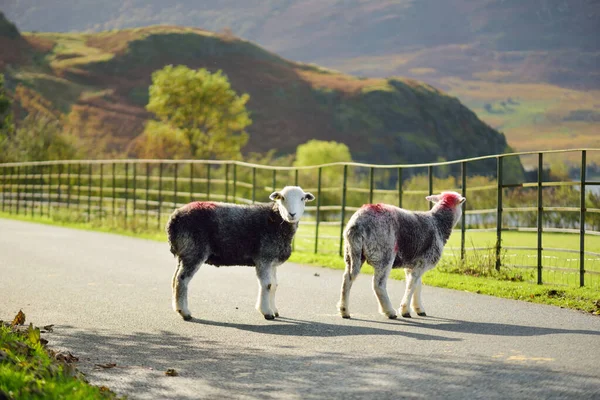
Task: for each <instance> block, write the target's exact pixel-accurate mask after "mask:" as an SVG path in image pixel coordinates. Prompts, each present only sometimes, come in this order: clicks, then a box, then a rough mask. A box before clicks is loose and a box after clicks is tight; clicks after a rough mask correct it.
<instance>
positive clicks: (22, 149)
mask: <svg viewBox="0 0 600 400" xmlns="http://www.w3.org/2000/svg"><path fill="white" fill-rule="evenodd" d="M6 150H7V152H6V154H7V158H8V159H9V161H44V160H68V159H74V158H78V155H79V152H78V146H77V142H76V140H75V138H74V137H72V136H70V135H67V134H65V133H63V128H62V125H61V124H60V122H59V121H58V120H56V119H52V118H50V117H48V116H44V115H41V114H39V113H32V114H29V115H27V117H25V119H24V120H23V122H22V123H21V124H20V125H19V127H18V128H17V130H16V132H15V134H14V135H13V136H12V137H11V138H10V140H9V141H8V144H7V148H6Z"/></svg>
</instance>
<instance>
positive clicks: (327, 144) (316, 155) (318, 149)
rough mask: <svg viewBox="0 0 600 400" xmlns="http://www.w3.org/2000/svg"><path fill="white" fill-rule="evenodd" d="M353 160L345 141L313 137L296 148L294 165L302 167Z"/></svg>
mask: <svg viewBox="0 0 600 400" xmlns="http://www.w3.org/2000/svg"><path fill="white" fill-rule="evenodd" d="M351 161H352V156H351V155H350V149H348V146H346V145H345V144H344V143H338V142H335V141H333V140H332V141H324V140H315V139H313V140H309V141H308V142H306V143H304V144H301V145H299V146H298V147H297V148H296V161H295V162H294V165H295V166H297V167H301V166H308V165H318V164H328V163H334V162H351Z"/></svg>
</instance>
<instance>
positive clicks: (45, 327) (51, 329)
mask: <svg viewBox="0 0 600 400" xmlns="http://www.w3.org/2000/svg"><path fill="white" fill-rule="evenodd" d="M53 328H54V324H52V325H46V326H44V330H46V331H48V332H53V331H54V329H53Z"/></svg>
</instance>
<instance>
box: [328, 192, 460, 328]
mask: <svg viewBox="0 0 600 400" xmlns="http://www.w3.org/2000/svg"><path fill="white" fill-rule="evenodd" d="M426 199H427V200H429V201H432V202H434V203H435V204H434V206H433V208H432V209H431V210H429V211H427V212H411V211H408V210H404V209H402V208H398V207H394V206H392V205H388V204H367V205H364V206H363V207H361V208H360V209H359V210H358V211H356V213H355V214H354V215H353V216H352V217H351V218H350V220H349V221H348V224H347V226H346V228H345V230H344V242H345V244H344V246H345V247H344V258H345V261H346V270H345V272H344V278H343V282H342V290H341V296H340V302H339V303H338V310H339V312H340V314H341V315H342V317H343V318H350V312H349V309H348V298H349V295H350V288H351V287H352V282H354V280H355V279H356V277H357V276H358V273H359V272H360V268H361V266H362V264H363V263H364V262H365V261H366V262H367V263H369V264H370V265H371V266H373V268H374V270H375V273H374V276H373V291H374V292H375V295H376V296H377V300H378V301H379V312H380V313H382V314H384V315H386V316H387V317H388V318H392V319H394V318H396V311H395V310H394V307H393V306H392V303H391V302H390V299H389V297H388V294H387V289H386V282H387V279H388V276H389V274H390V271H391V270H392V268H404V271H405V273H406V290H405V291H404V297H403V298H402V302H401V303H400V309H399V310H398V311H399V312H400V314H401V315H402V316H403V317H407V318H408V317H410V311H409V308H408V303H409V301H410V305H411V307H412V309H413V310H414V311H415V312H416V313H417V314H418V315H420V316H425V315H426V313H425V309H424V308H423V303H422V302H421V278H422V276H423V274H424V273H425V272H426V271H428V270H430V269H432V268H434V267H435V265H436V264H437V263H438V261H439V260H440V257H441V256H442V250H443V249H444V245H445V244H446V242H447V241H448V238H449V237H450V234H451V233H452V228H453V227H454V226H455V225H456V223H457V222H458V220H459V219H460V217H461V215H462V207H461V204H462V203H464V201H465V200H466V199H465V198H464V197H462V196H461V195H460V194H458V193H456V192H443V193H442V194H439V195H433V196H427V198H426Z"/></svg>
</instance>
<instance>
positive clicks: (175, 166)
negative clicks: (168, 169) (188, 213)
mask: <svg viewBox="0 0 600 400" xmlns="http://www.w3.org/2000/svg"><path fill="white" fill-rule="evenodd" d="M173 167H174V168H175V169H174V170H173V209H176V208H177V175H178V172H179V164H177V163H175V164H174V165H173Z"/></svg>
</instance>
